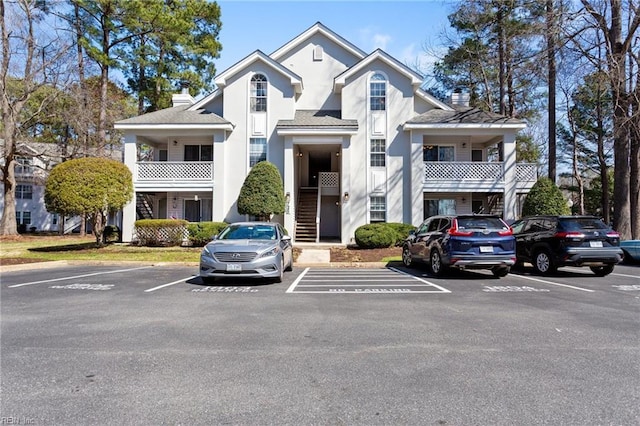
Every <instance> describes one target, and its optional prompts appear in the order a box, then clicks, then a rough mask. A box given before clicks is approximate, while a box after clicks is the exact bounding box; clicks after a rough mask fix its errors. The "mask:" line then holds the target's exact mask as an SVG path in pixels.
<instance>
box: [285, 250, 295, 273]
mask: <svg viewBox="0 0 640 426" xmlns="http://www.w3.org/2000/svg"><path fill="white" fill-rule="evenodd" d="M285 271H286V272H291V271H293V254H291V260H290V261H289V264H288V265H287V267H286V269H285Z"/></svg>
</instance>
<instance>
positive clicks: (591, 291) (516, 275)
mask: <svg viewBox="0 0 640 426" xmlns="http://www.w3.org/2000/svg"><path fill="white" fill-rule="evenodd" d="M509 276H510V277H518V278H522V279H524V280H530V281H537V282H539V283H545V284H550V285H557V286H560V287H567V288H572V289H574V290H580V291H586V292H589V293H593V292H594V291H595V290H589V289H588V288H582V287H575V286H572V285H568V284H560V283H555V282H553V281H546V280H541V279H538V278H533V277H526V276H524V275H518V274H509Z"/></svg>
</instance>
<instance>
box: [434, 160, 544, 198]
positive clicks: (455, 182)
mask: <svg viewBox="0 0 640 426" xmlns="http://www.w3.org/2000/svg"><path fill="white" fill-rule="evenodd" d="M515 168H516V170H515V179H516V188H517V189H518V190H525V189H530V188H531V187H532V186H533V184H534V183H536V180H537V179H538V170H537V166H536V164H532V163H517V164H515ZM504 187H505V164H504V163H502V162H497V161H492V162H476V161H473V162H458V161H425V162H424V188H425V190H426V191H458V190H466V191H499V190H501V189H504Z"/></svg>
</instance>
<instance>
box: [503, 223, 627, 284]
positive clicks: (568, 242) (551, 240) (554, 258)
mask: <svg viewBox="0 0 640 426" xmlns="http://www.w3.org/2000/svg"><path fill="white" fill-rule="evenodd" d="M511 228H512V229H513V235H514V236H515V237H516V256H517V258H518V260H517V266H521V265H522V263H523V262H530V263H531V264H532V265H533V269H534V270H535V271H536V272H537V273H539V274H543V275H546V274H551V273H554V272H555V271H556V270H557V269H558V267H560V266H589V267H590V268H591V270H592V271H593V272H594V273H595V274H596V275H598V276H600V277H604V276H605V275H608V274H610V273H611V272H613V267H614V266H615V264H616V263H619V262H620V261H621V260H622V257H623V256H622V249H621V248H620V234H618V233H617V232H615V231H614V230H612V229H611V228H610V227H608V226H607V225H606V224H605V223H604V222H603V221H602V220H600V219H599V218H597V217H594V216H531V217H527V218H524V219H521V220H518V221H516V222H514V223H513V224H512V225H511Z"/></svg>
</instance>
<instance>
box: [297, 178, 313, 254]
mask: <svg viewBox="0 0 640 426" xmlns="http://www.w3.org/2000/svg"><path fill="white" fill-rule="evenodd" d="M317 208H318V189H317V188H302V189H300V192H299V193H298V207H297V209H296V242H301V243H304V242H310V243H315V242H316V232H317V224H316V210H317Z"/></svg>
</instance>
